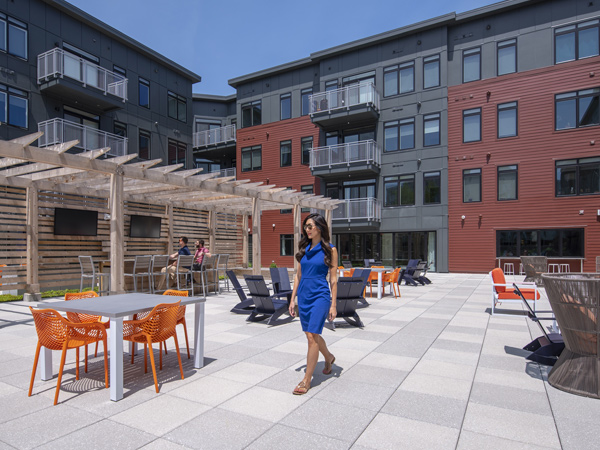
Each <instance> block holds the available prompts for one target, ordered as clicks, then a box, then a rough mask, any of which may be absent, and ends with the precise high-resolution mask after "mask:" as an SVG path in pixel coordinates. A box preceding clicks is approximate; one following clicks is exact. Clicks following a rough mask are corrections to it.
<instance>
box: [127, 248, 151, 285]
mask: <svg viewBox="0 0 600 450" xmlns="http://www.w3.org/2000/svg"><path fill="white" fill-rule="evenodd" d="M151 264H152V256H150V255H144V256H136V257H135V261H134V262H133V271H132V272H131V273H124V274H123V275H124V276H126V277H132V278H133V290H134V292H144V278H146V279H147V280H148V292H153V289H152V274H151V273H150V266H151ZM138 278H140V279H141V281H142V288H141V290H140V291H138V288H137V280H138Z"/></svg>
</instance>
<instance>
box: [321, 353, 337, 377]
mask: <svg viewBox="0 0 600 450" xmlns="http://www.w3.org/2000/svg"><path fill="white" fill-rule="evenodd" d="M331 356H333V355H331ZM334 362H335V356H333V359H332V360H331V362H330V363H329V364H327V361H325V368H324V369H323V374H324V375H329V374H331V369H332V367H333V363H334ZM328 365H329V368H327V366H328Z"/></svg>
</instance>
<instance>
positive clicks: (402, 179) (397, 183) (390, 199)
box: [383, 174, 415, 206]
mask: <svg viewBox="0 0 600 450" xmlns="http://www.w3.org/2000/svg"><path fill="white" fill-rule="evenodd" d="M383 198H384V202H383V206H405V205H414V204H415V175H414V174H410V175H398V176H394V177H386V178H384V179H383Z"/></svg>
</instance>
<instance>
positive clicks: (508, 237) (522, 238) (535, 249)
mask: <svg viewBox="0 0 600 450" xmlns="http://www.w3.org/2000/svg"><path fill="white" fill-rule="evenodd" d="M583 244H584V230H583V228H563V229H555V230H552V229H543V230H499V231H496V255H497V257H498V258H501V257H506V256H511V257H516V258H518V257H521V256H538V255H539V256H546V257H561V256H562V257H576V258H583V257H584V248H585V247H584V245H583Z"/></svg>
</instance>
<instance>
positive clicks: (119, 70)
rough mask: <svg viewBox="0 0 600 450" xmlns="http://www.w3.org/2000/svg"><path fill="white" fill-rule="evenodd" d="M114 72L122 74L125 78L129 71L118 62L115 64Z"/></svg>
mask: <svg viewBox="0 0 600 450" xmlns="http://www.w3.org/2000/svg"><path fill="white" fill-rule="evenodd" d="M113 72H114V73H117V74H119V75H121V76H122V77H123V78H127V71H126V70H125V69H123V68H122V67H120V66H117V65H116V64H113Z"/></svg>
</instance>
